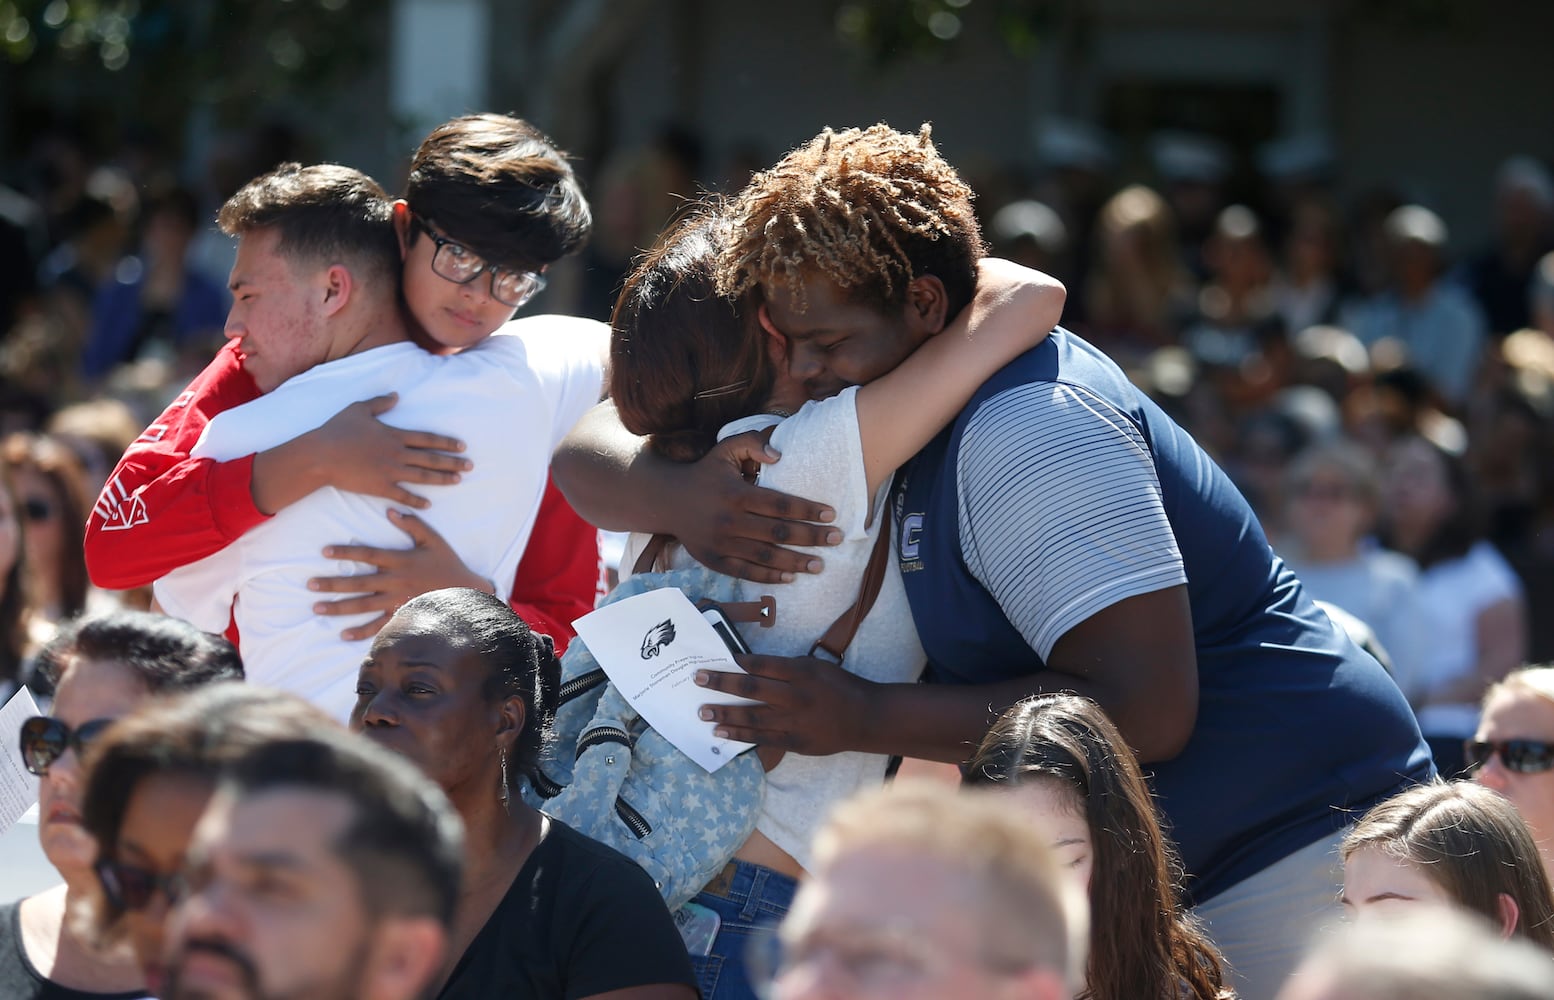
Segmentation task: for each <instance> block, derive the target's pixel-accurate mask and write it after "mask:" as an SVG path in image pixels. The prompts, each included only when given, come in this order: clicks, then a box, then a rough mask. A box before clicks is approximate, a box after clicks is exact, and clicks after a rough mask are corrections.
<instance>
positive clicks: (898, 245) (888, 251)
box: [718, 124, 987, 316]
mask: <svg viewBox="0 0 1554 1000" xmlns="http://www.w3.org/2000/svg"><path fill="white" fill-rule="evenodd" d="M973 197H974V195H973V193H972V190H971V188H970V187H969V186H967V184H966V182H965V181H963V180H961V178H960V175H959V174H957V173H956V172H955V168H953V167H951V166H950V165H949V164H948V163H947V162H945V160H944V159H943V158H942V157H941V156H940V155H939V151H938V150H937V149H935V148H934V144H933V138H932V130H931V129H930V128H929V126H928V125H926V124H925V125H923V127H922V128H921V129H920V130H919V131H918V133H917V134H916V135H908V134H906V133H903V132H897V131H896V130H894V129H892V128H890V127H889V126H888V125H883V124H881V125H873V126H870V127H869V128H866V129H856V128H854V129H847V130H845V131H842V132H833V131H832V130H831V129H829V128H828V129H826V130H825V131H823V132H821V133H820V134H819V135H817V136H816V137H815V138H813V139H811V140H810V141H809V142H807V143H805V144H804V145H802V146H800V147H799V148H798V149H795V150H793V151H792V152H790V153H789V154H788V155H787V156H784V157H783V158H782V159H781V160H779V161H778V162H777V164H776V166H774V167H772V168H771V169H770V170H765V171H762V172H761V173H759V174H756V175H755V177H753V178H752V179H751V181H750V183H749V184H748V185H746V186H745V189H744V190H743V191H741V192H740V193H739V195H738V196H737V197H736V199H735V201H734V206H733V216H734V239H733V243H732V245H731V247H730V250H729V252H728V253H727V254H725V255H724V258H723V261H722V266H721V267H720V269H719V274H718V288H719V290H720V291H721V292H723V294H725V295H729V296H738V295H741V294H743V293H745V292H746V291H749V290H758V291H759V292H760V293H762V294H769V293H770V291H771V289H772V287H773V286H778V285H781V286H786V287H787V288H789V289H791V290H792V291H794V292H795V293H797V294H798V297H799V300H800V301H801V302H802V301H803V294H802V288H803V283H804V279H805V278H806V277H808V276H809V275H810V274H821V275H824V276H825V277H827V278H830V279H831V280H832V281H834V282H836V283H837V284H838V285H840V286H841V287H842V288H844V289H846V290H847V291H848V293H849V295H850V298H851V300H852V301H854V302H856V303H858V304H861V305H866V306H871V307H873V308H876V309H878V310H881V311H890V310H895V309H899V308H901V307H902V306H904V305H905V304H906V298H907V285H908V284H910V283H911V282H912V280H913V279H915V278H919V277H923V276H925V275H933V276H934V277H937V278H938V279H939V280H940V281H942V282H943V283H944V289H945V292H946V294H947V295H948V300H949V306H950V315H951V316H953V315H955V314H956V313H959V312H960V311H961V310H962V309H964V308H965V307H966V306H967V305H969V304H970V303H971V297H972V294H973V293H974V292H975V290H976V284H977V260H978V259H979V258H981V257H984V256H986V255H987V244H986V242H985V241H984V240H983V239H982V227H981V224H980V223H978V221H977V215H976V212H975V210H974V209H973V208H972V199H973Z"/></svg>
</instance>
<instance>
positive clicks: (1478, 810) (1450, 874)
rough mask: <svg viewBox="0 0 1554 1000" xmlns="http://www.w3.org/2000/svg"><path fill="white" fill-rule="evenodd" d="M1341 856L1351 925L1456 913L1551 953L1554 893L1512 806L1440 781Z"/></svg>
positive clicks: (1390, 803)
mask: <svg viewBox="0 0 1554 1000" xmlns="http://www.w3.org/2000/svg"><path fill="white" fill-rule="evenodd" d="M1338 854H1339V857H1340V858H1341V859H1342V860H1343V865H1344V885H1343V893H1342V895H1341V896H1340V897H1339V902H1340V903H1342V904H1343V908H1344V913H1345V914H1346V915H1347V916H1348V917H1349V918H1350V919H1352V920H1356V921H1370V920H1372V919H1374V918H1377V917H1384V916H1388V915H1391V914H1394V913H1400V912H1406V911H1408V910H1412V909H1413V908H1415V907H1417V906H1420V905H1439V906H1454V907H1458V908H1461V909H1464V910H1468V911H1470V912H1472V913H1476V914H1478V915H1479V916H1480V917H1482V918H1483V919H1485V920H1488V921H1489V922H1490V923H1491V924H1492V925H1493V926H1494V927H1495V928H1497V929H1498V930H1499V931H1500V934H1501V936H1502V937H1506V938H1523V939H1525V940H1527V941H1529V942H1531V943H1532V944H1535V945H1537V946H1538V947H1540V948H1543V949H1545V950H1546V951H1548V952H1554V890H1551V889H1550V887H1549V878H1548V876H1547V875H1546V874H1544V871H1543V866H1542V865H1540V864H1539V863H1538V850H1537V847H1536V846H1535V845H1534V844H1533V840H1532V836H1531V834H1530V833H1529V832H1528V830H1527V824H1526V823H1524V822H1522V819H1521V817H1520V816H1518V815H1517V814H1516V810H1515V809H1514V808H1513V807H1512V806H1511V804H1510V803H1509V802H1507V801H1506V800H1505V799H1504V798H1503V797H1502V796H1500V795H1496V794H1495V793H1494V792H1491V791H1490V790H1489V789H1487V788H1483V787H1481V786H1479V785H1475V784H1473V783H1472V782H1468V781H1453V782H1440V781H1436V782H1431V783H1429V784H1424V785H1417V786H1415V787H1413V788H1411V789H1409V790H1408V791H1406V792H1403V793H1401V794H1399V795H1394V796H1393V797H1392V798H1390V799H1388V800H1386V801H1385V802H1383V803H1381V804H1380V805H1377V806H1374V807H1372V808H1371V810H1370V811H1369V812H1367V813H1366V814H1365V815H1364V816H1362V817H1361V818H1360V821H1359V822H1358V823H1356V824H1355V825H1354V826H1353V827H1351V828H1350V829H1349V832H1348V833H1347V834H1345V835H1344V839H1343V842H1342V843H1341V844H1340V845H1339V848H1338ZM1551 974H1554V973H1551Z"/></svg>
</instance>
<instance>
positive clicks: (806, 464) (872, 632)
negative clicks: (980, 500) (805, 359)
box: [621, 387, 927, 869]
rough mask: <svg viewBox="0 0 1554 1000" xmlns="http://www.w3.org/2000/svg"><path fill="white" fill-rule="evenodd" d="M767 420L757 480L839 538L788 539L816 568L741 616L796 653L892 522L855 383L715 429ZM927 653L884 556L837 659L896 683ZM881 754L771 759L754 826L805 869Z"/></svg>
mask: <svg viewBox="0 0 1554 1000" xmlns="http://www.w3.org/2000/svg"><path fill="white" fill-rule="evenodd" d="M774 423H775V424H776V425H777V428H776V430H774V431H773V432H772V440H771V443H772V447H773V448H775V449H776V450H777V451H778V452H779V453H780V454H781V455H782V460H781V461H779V462H777V463H775V464H773V465H763V466H762V467H761V473H760V483H761V485H762V486H766V487H769V488H771V489H774V490H780V491H782V492H783V493H790V494H792V495H794V496H800V497H804V498H805V499H807V500H814V501H817V502H819V503H824V504H826V505H828V506H830V507H831V508H833V509H834V510H835V511H836V522H835V525H836V527H838V528H840V529H841V531H842V543H841V544H840V545H837V546H833V547H820V548H813V549H809V548H804V547H802V546H795V549H796V551H799V552H813V553H814V554H815V555H817V556H820V557H821V558H822V559H824V560H825V566H826V568H825V571H824V572H822V573H818V574H800V575H799V577H798V579H796V580H794V581H793V582H792V583H785V584H773V585H771V587H770V589H769V590H766V589H763V590H762V591H761V592H762V593H770V594H771V595H772V596H773V597H774V598H776V600H777V615H776V622H775V624H773V625H772V626H771V627H770V628H761V627H758V626H754V625H745V626H741V628H740V634H741V635H743V636H744V638H745V641H746V642H748V643H749V644H750V647H751V648H752V649H754V650H755V651H756V652H757V653H765V654H769V655H774V656H804V655H806V654H807V653H808V652H809V649H810V646H811V645H813V644H814V642H815V640H816V639H818V638H820V637H821V636H822V635H824V634H825V631H826V629H828V628H830V627H831V625H832V623H833V622H835V621H836V619H837V618H839V617H841V615H842V612H843V611H845V610H846V609H847V608H848V607H849V606H850V605H851V604H852V603H853V602H854V601H856V600H857V599H858V587H859V585H860V584H861V583H862V580H863V571H864V568H865V567H866V566H868V564H869V556H870V555H871V554H872V553H873V551H874V542H875V539H876V538H878V537H879V533H880V532H881V531H889V530H891V524H890V521H891V519H890V514H889V511H888V509H887V507H886V504H885V500H886V498H887V497H888V496H889V494H890V484H889V483H888V482H887V483H885V484H884V485H882V486H881V487H880V490H879V492H878V494H877V495H875V496H874V497H872V498H871V497H870V496H869V488H868V479H867V477H866V476H865V474H864V468H863V441H862V437H861V434H860V431H859V428H858V390H857V388H856V387H852V388H849V389H846V390H844V391H843V392H842V393H840V394H839V395H836V396H833V397H831V398H830V399H824V400H816V401H812V402H809V403H805V404H804V406H803V408H802V409H800V410H799V411H798V412H797V413H795V414H794V415H793V416H791V417H788V418H786V419H783V420H781V421H780V422H779V418H777V417H774V416H769V415H761V416H756V417H749V418H746V419H745V420H739V421H735V422H734V423H732V424H729V425H728V426H727V427H725V428H724V429H723V436H725V437H727V436H729V435H732V434H738V433H741V432H743V431H751V430H760V429H762V428H764V427H768V426H770V425H772V424H774ZM871 512H878V515H879V516H878V517H876V518H875V520H874V522H873V523H866V522H868V520H869V515H870V513H871ZM647 537H648V536H646V535H633V536H632V538H631V543H630V544H629V545H628V546H627V551H626V554H625V557H624V558H623V559H622V561H621V565H622V567H623V570H624V569H626V568H629V567H631V566H632V565H633V564H634V563H635V562H636V558H637V554H638V553H639V552H640V551H641V550H642V546H643V545H645V544H646V542H647ZM671 561H672V563H673V564H674V565H676V566H689V565H694V562H693V560H692V559H691V557H690V556H688V555H686V553H685V551H684V550H683V549H680V548H678V547H676V548H675V549H674V553H673V555H672V557H671ZM926 662H927V656H926V654H925V653H924V652H923V647H922V643H921V642H919V641H918V638H917V628H916V626H915V625H913V623H912V611H911V609H910V608H909V607H908V606H907V597H906V588H905V587H904V586H903V585H902V583H901V571H900V568H899V566H898V564H897V562H896V560H895V558H894V556H892V557H891V558H890V566H889V570H888V572H886V574H885V580H884V582H883V583H882V584H881V586H880V592H879V597H878V598H876V599H875V602H874V607H873V608H871V609H870V610H869V613H868V615H867V616H866V617H865V618H864V620H863V623H862V624H861V625H860V626H859V627H858V634H857V635H856V636H855V637H854V638H853V641H852V644H851V645H849V646H848V647H847V651H846V655H845V658H844V660H843V665H844V666H845V667H846V668H847V670H848V671H850V672H851V673H854V674H856V675H858V676H859V677H863V678H866V679H868V680H871V681H877V682H880V683H886V684H895V683H905V682H911V681H915V680H917V678H918V677H919V676H920V675H921V674H922V672H923V666H924V665H925V663H926ZM887 763H888V758H886V757H885V756H884V755H883V754H868V753H859V752H857V751H851V750H850V751H846V752H844V753H838V754H832V755H830V756H828V757H807V756H805V755H803V754H796V753H789V754H786V755H785V756H784V757H783V758H782V762H781V763H780V764H778V765H777V767H775V768H773V769H772V770H771V771H769V772H767V775H766V800H765V802H764V803H763V805H762V807H761V817H760V819H759V820H758V821H757V823H756V828H757V829H758V830H760V831H761V832H762V833H763V834H765V835H766V836H767V837H768V838H770V839H771V841H772V842H773V843H775V844H776V845H777V846H778V847H780V848H782V849H783V850H784V851H786V852H788V854H789V855H791V856H792V857H793V859H794V860H796V861H797V862H798V863H799V864H800V865H802V866H804V867H805V868H806V869H807V868H809V867H810V853H809V845H810V841H811V840H812V839H813V838H814V833H815V831H816V830H817V829H818V828H819V827H820V825H821V824H822V823H823V822H824V821H825V819H826V816H827V814H828V813H829V812H830V811H831V809H832V807H834V806H835V805H836V804H837V803H838V802H840V801H842V800H843V799H846V798H848V797H849V796H851V795H852V794H853V793H855V792H857V791H860V790H862V789H865V788H877V787H879V786H880V785H881V784H882V783H883V782H884V780H885V766H886V764H887Z"/></svg>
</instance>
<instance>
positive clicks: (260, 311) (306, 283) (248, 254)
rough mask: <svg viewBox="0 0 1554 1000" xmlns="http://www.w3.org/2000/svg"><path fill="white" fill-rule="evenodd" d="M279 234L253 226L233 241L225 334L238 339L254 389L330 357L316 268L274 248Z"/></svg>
mask: <svg viewBox="0 0 1554 1000" xmlns="http://www.w3.org/2000/svg"><path fill="white" fill-rule="evenodd" d="M280 239H281V237H280V233H279V232H278V231H276V230H273V229H258V230H254V231H253V232H250V233H246V234H244V235H243V236H242V238H240V239H239V240H238V241H237V259H236V260H235V261H234V262H233V264H232V274H231V277H230V278H229V280H228V288H229V289H230V290H231V292H232V309H231V310H230V311H229V312H228V313H227V325H226V335H227V338H228V339H229V340H236V341H237V342H238V349H239V350H240V351H241V352H242V361H243V370H244V371H246V372H248V374H249V375H250V376H252V377H253V380H254V382H255V384H257V385H258V386H259V391H260V392H271V391H273V390H274V389H275V388H276V387H278V386H279V385H280V384H281V383H283V382H285V381H286V380H287V379H289V378H292V377H293V376H295V375H300V374H302V373H303V372H305V371H307V370H308V369H310V368H312V367H314V366H316V365H321V364H323V363H324V362H325V361H328V360H330V357H329V354H328V348H329V342H328V338H327V337H325V336H324V335H323V332H322V329H321V327H322V323H323V316H322V313H321V312H320V306H321V305H322V300H323V297H324V295H325V289H324V287H323V286H322V284H321V281H320V279H321V275H322V274H324V273H325V272H323V271H322V270H321V269H316V268H314V269H304V268H301V267H298V266H297V263H296V262H294V261H293V260H292V259H291V258H289V257H286V256H284V255H282V254H281V253H280V252H279V246H280Z"/></svg>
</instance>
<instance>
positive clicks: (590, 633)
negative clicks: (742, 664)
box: [572, 587, 755, 772]
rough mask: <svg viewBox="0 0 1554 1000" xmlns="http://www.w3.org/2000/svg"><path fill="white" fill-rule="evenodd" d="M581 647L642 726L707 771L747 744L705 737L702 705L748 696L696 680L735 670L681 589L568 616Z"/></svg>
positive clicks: (707, 726)
mask: <svg viewBox="0 0 1554 1000" xmlns="http://www.w3.org/2000/svg"><path fill="white" fill-rule="evenodd" d="M572 624H573V627H575V628H576V629H577V634H578V637H579V638H580V639H582V640H583V642H585V643H587V645H588V651H589V652H591V653H593V654H594V659H596V660H598V661H599V665H600V666H601V667H603V668H604V672H605V674H606V675H607V676H608V677H609V678H610V680H611V682H612V683H614V684H615V686H616V687H617V688H618V689H619V690H620V692H621V694H623V695H625V697H626V700H627V701H628V702H630V703H631V707H632V708H634V709H636V710H637V712H638V713H639V714H640V715H641V716H642V718H643V719H644V720H645V721H646V722H647V724H648V725H650V726H652V727H653V728H654V729H656V730H658V732H659V734H660V735H661V736H663V737H664V738H665V739H667V740H668V741H669V742H670V743H673V744H674V745H675V746H676V747H678V748H679V749H680V752H682V753H684V754H685V755H686V756H687V757H689V758H691V759H692V760H694V761H695V762H696V763H698V764H700V765H701V766H702V767H704V768H706V769H707V770H708V771H709V772H711V771H716V770H717V769H718V768H720V767H722V766H723V765H724V764H727V763H728V762H729V761H731V760H733V759H734V757H736V756H737V755H738V754H739V753H740V751H742V750H748V749H750V747H751V746H753V744H750V743H741V742H739V741H737V740H725V739H720V738H718V737H716V736H714V735H712V723H710V722H703V721H702V720H701V718H699V717H698V716H697V712H698V711H699V710H700V709H701V706H703V705H714V704H725V705H750V704H755V702H752V701H751V700H750V699H748V698H738V697H735V696H733V695H727V694H721V693H719V692H717V691H710V690H708V689H707V688H703V687H698V686H697V685H696V671H698V670H701V669H703V668H705V669H708V670H726V671H728V672H730V673H743V672H744V671H742V670H740V668H739V665H738V664H736V663H735V662H734V660H733V658H732V656H731V654H730V653H729V650H728V646H726V645H724V643H723V640H722V639H721V638H720V637H719V636H718V634H717V633H716V632H714V631H713V629H712V626H711V625H709V624H707V621H706V619H704V618H702V616H701V612H699V611H697V610H696V605H694V604H692V603H691V601H690V599H689V598H688V597H686V596H685V594H684V593H683V592H681V591H680V590H678V589H676V588H674V587H666V588H664V589H662V590H650V591H648V592H647V593H645V594H638V595H637V596H636V597H628V598H626V599H625V600H622V601H616V602H615V603H614V604H607V605H605V606H604V607H602V608H599V609H598V610H596V611H592V612H590V613H588V614H586V615H584V616H583V617H581V618H579V619H578V620H577V621H575V622H573V623H572Z"/></svg>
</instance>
